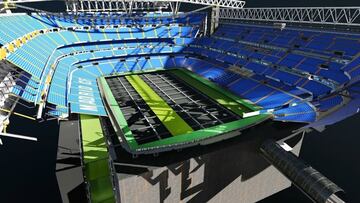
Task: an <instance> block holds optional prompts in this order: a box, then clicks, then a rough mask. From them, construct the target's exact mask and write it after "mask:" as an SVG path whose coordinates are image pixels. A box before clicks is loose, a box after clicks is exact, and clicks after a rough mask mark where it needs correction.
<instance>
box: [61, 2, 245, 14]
mask: <svg viewBox="0 0 360 203" xmlns="http://www.w3.org/2000/svg"><path fill="white" fill-rule="evenodd" d="M65 3H66V8H67V11H68V12H74V11H78V12H106V11H133V10H149V9H150V10H151V9H152V10H154V9H162V8H168V7H169V6H171V7H172V8H173V9H174V11H176V10H178V6H179V5H180V3H191V4H199V5H205V6H217V7H222V8H233V9H239V8H243V7H244V5H245V1H241V0H122V1H121V3H120V4H119V3H118V2H117V1H112V0H65ZM172 3H173V4H172ZM170 4H172V5H170Z"/></svg>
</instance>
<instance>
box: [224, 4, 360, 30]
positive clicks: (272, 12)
mask: <svg viewBox="0 0 360 203" xmlns="http://www.w3.org/2000/svg"><path fill="white" fill-rule="evenodd" d="M220 19H234V20H253V21H267V22H269V21H270V22H285V23H310V24H326V25H350V26H360V7H294V8H244V9H227V8H223V9H220Z"/></svg>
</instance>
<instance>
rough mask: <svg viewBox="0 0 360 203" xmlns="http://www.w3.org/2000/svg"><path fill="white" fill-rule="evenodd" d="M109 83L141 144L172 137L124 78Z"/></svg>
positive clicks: (117, 78)
mask: <svg viewBox="0 0 360 203" xmlns="http://www.w3.org/2000/svg"><path fill="white" fill-rule="evenodd" d="M107 83H108V84H109V86H110V87H111V91H112V93H113V95H114V97H115V100H116V101H117V103H118V105H119V107H120V109H121V111H122V112H123V115H124V117H125V119H126V120H127V122H128V125H129V128H130V130H131V131H132V133H133V134H134V137H135V139H136V141H137V142H138V143H139V144H143V143H147V142H151V141H155V140H159V139H164V138H167V137H170V136H171V134H170V132H169V131H167V130H166V128H165V127H164V126H163V125H162V123H161V122H160V120H158V119H157V117H156V116H155V114H154V113H153V112H152V111H151V109H150V108H149V107H148V106H147V104H146V103H145V101H143V100H142V98H141V97H140V95H138V94H137V92H136V90H135V89H133V88H132V86H131V85H130V84H128V82H127V80H126V79H125V78H124V77H122V78H121V77H116V78H108V79H107Z"/></svg>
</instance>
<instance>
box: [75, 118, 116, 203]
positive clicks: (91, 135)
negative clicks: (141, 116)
mask: <svg viewBox="0 0 360 203" xmlns="http://www.w3.org/2000/svg"><path fill="white" fill-rule="evenodd" d="M80 121H81V135H82V144H83V157H84V158H83V160H84V164H85V177H86V180H87V181H88V183H89V185H90V195H91V202H95V203H98V202H99V203H100V202H102V203H104V202H115V199H114V194H113V190H112V184H111V179H110V169H109V165H108V156H109V155H108V152H107V147H106V145H105V139H104V135H103V132H102V129H101V124H100V120H99V118H98V117H96V116H90V115H80Z"/></svg>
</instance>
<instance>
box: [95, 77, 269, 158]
mask: <svg viewBox="0 0 360 203" xmlns="http://www.w3.org/2000/svg"><path fill="white" fill-rule="evenodd" d="M171 71H181V70H171ZM184 72H185V74H186V75H185V76H184V77H193V78H195V79H200V81H201V83H203V84H204V83H205V84H206V83H209V87H211V88H214V89H215V90H216V91H219V92H221V93H223V94H224V95H226V96H228V97H229V98H232V99H233V100H235V101H236V102H239V103H240V104H243V103H244V104H243V105H244V106H246V107H247V106H249V107H248V108H249V109H252V110H256V109H257V107H256V106H254V107H252V104H249V103H246V102H244V101H243V100H242V99H241V98H239V97H237V96H235V95H232V94H231V93H230V92H226V91H224V90H223V89H221V88H219V87H217V86H216V85H214V84H212V82H210V81H208V80H205V79H203V78H200V77H198V76H196V75H194V74H187V73H186V72H188V71H184ZM124 75H131V74H124ZM202 80H204V81H202ZM99 82H100V86H101V88H102V90H103V94H104V97H105V98H106V103H107V104H108V105H109V107H110V109H111V111H112V112H113V113H112V114H113V116H114V117H115V120H116V123H117V125H118V127H119V128H120V130H121V131H122V134H123V136H124V138H125V140H126V142H127V144H128V146H129V148H130V150H131V151H142V150H151V149H154V148H158V147H169V146H171V145H178V144H186V143H192V142H198V141H201V140H203V139H207V138H211V137H215V136H217V135H220V134H223V133H227V132H230V131H233V130H236V129H240V128H245V127H246V126H248V125H252V124H254V123H256V122H262V121H264V120H266V119H268V118H269V117H270V116H269V115H258V116H253V117H249V118H245V119H241V120H237V121H233V122H230V123H226V124H222V125H218V126H213V127H210V128H206V129H202V130H198V131H193V132H191V133H187V134H183V135H178V136H173V137H170V138H166V139H162V140H157V141H154V142H150V143H146V144H142V145H138V144H137V142H136V140H135V138H134V137H133V134H132V132H131V130H130V129H129V127H128V124H127V122H126V119H125V117H124V115H123V113H122V111H121V109H120V108H119V106H118V104H117V102H116V100H115V98H114V96H113V94H112V92H111V89H110V87H109V85H108V84H107V82H106V79H105V77H102V78H100V79H99ZM194 84H197V83H194ZM194 84H192V86H194ZM212 86H215V87H212ZM238 113H242V111H238ZM241 115H242V114H241Z"/></svg>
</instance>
